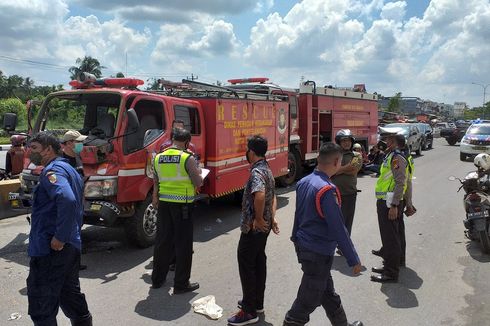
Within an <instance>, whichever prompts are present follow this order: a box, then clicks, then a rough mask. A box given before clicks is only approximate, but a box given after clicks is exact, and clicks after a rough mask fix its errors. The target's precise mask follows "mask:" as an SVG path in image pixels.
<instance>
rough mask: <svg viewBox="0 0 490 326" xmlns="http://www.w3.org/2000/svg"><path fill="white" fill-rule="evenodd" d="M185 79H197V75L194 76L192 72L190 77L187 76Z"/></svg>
mask: <svg viewBox="0 0 490 326" xmlns="http://www.w3.org/2000/svg"><path fill="white" fill-rule="evenodd" d="M187 79H190V80H192V81H194V80H198V79H199V76H197V75H196V76H194V74H191V78H189V77H187Z"/></svg>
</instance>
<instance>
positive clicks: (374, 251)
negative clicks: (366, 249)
mask: <svg viewBox="0 0 490 326" xmlns="http://www.w3.org/2000/svg"><path fill="white" fill-rule="evenodd" d="M371 253H372V254H373V255H375V256H378V257H383V256H381V250H374V249H373V250H371Z"/></svg>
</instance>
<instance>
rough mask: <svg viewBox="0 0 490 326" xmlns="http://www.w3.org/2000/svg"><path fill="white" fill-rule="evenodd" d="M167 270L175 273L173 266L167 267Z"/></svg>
mask: <svg viewBox="0 0 490 326" xmlns="http://www.w3.org/2000/svg"><path fill="white" fill-rule="evenodd" d="M168 270H169V271H172V272H175V264H170V266H169V267H168Z"/></svg>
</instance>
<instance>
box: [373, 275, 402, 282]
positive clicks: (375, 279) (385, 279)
mask: <svg viewBox="0 0 490 326" xmlns="http://www.w3.org/2000/svg"><path fill="white" fill-rule="evenodd" d="M371 281H373V282H378V283H396V282H398V278H397V277H391V276H388V275H385V274H381V275H371Z"/></svg>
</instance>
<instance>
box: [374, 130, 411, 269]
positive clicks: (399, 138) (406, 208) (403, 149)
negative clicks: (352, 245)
mask: <svg viewBox="0 0 490 326" xmlns="http://www.w3.org/2000/svg"><path fill="white" fill-rule="evenodd" d="M395 137H396V142H397V144H398V147H399V151H400V153H401V154H402V155H404V158H405V159H406V160H407V164H408V167H407V168H408V169H407V187H406V191H405V193H404V195H403V202H402V203H401V204H402V206H400V209H401V210H402V211H403V212H404V214H405V215H406V216H407V217H409V216H412V215H414V214H415V213H416V212H417V209H416V208H415V206H414V205H413V202H412V189H413V186H412V178H413V173H414V169H415V166H414V163H413V157H412V155H411V153H410V152H409V150H408V146H406V140H405V136H404V135H403V134H400V133H398V134H396V136H395ZM404 220H405V219H404V217H403V214H401V218H400V220H399V227H398V231H399V235H400V247H401V254H400V267H405V266H406V248H407V242H406V237H405V221H404ZM382 252H383V248H381V249H379V250H372V253H373V254H374V255H376V256H380V257H382Z"/></svg>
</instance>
